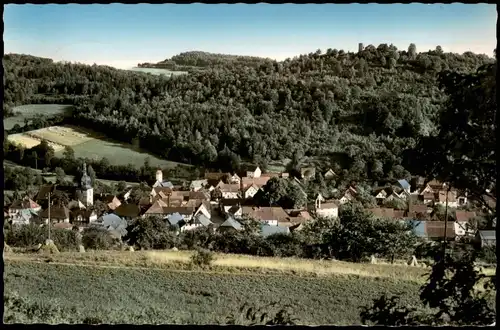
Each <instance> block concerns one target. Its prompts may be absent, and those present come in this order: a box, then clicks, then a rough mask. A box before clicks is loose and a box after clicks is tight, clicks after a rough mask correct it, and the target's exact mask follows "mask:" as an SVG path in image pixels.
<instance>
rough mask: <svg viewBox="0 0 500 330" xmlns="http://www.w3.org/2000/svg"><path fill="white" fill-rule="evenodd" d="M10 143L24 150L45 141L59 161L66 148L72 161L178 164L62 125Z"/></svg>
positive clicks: (16, 137) (23, 135) (20, 136)
mask: <svg viewBox="0 0 500 330" xmlns="http://www.w3.org/2000/svg"><path fill="white" fill-rule="evenodd" d="M8 139H9V140H10V141H12V142H15V143H18V144H22V145H24V146H26V148H31V147H34V146H36V145H38V144H39V143H40V142H41V140H42V139H46V140H47V141H48V142H49V145H51V146H52V147H53V148H54V151H55V155H56V156H57V157H62V156H63V153H64V147H65V146H70V147H71V148H73V150H74V151H75V156H76V157H83V158H90V159H95V160H97V159H102V158H104V157H107V158H108V160H109V162H110V164H111V165H126V164H129V163H132V164H133V165H135V166H137V167H140V166H142V165H143V164H144V160H145V159H146V157H149V158H150V164H151V166H160V167H162V168H166V167H170V168H173V167H175V166H177V165H178V164H179V163H176V162H171V161H168V160H163V159H160V158H157V157H155V156H153V155H151V154H149V153H147V152H145V151H144V150H141V149H139V148H135V147H133V146H132V145H131V144H126V143H122V142H117V141H113V140H110V139H107V138H105V137H103V136H102V134H98V133H96V132H93V131H90V130H86V129H83V128H81V127H76V126H71V125H64V126H51V127H46V128H42V129H38V130H33V131H29V132H25V133H18V134H12V135H9V137H8Z"/></svg>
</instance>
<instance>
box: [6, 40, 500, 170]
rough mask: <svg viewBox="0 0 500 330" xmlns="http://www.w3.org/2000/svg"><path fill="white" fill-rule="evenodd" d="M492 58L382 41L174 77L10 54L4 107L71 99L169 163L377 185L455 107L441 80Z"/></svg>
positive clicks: (93, 123) (89, 116) (102, 125)
mask: <svg viewBox="0 0 500 330" xmlns="http://www.w3.org/2000/svg"><path fill="white" fill-rule="evenodd" d="M187 54H189V55H186V53H184V54H181V55H179V57H180V58H182V61H183V63H188V64H194V63H196V64H197V65H198V63H203V61H205V62H207V58H214V57H216V56H214V55H209V56H208V55H206V53H187ZM197 58H200V59H197ZM492 61H493V59H491V58H488V57H487V56H485V55H475V54H472V53H465V54H463V55H458V54H452V53H443V52H442V50H441V49H440V47H437V48H436V50H434V51H429V52H425V53H417V51H416V47H415V46H414V45H410V47H409V49H408V51H399V50H397V49H396V48H395V47H393V46H388V45H385V44H382V45H379V46H378V47H377V48H375V47H374V46H368V47H366V48H365V49H364V50H363V51H361V52H359V53H348V52H344V51H342V50H340V51H337V50H330V49H329V50H328V51H327V53H326V54H322V53H321V52H320V51H317V52H316V53H311V54H308V55H301V56H299V57H296V58H294V59H289V60H286V61H283V62H277V61H270V60H264V59H262V61H261V62H258V61H257V62H256V63H259V64H258V65H255V66H249V65H243V66H242V65H239V64H238V61H237V60H234V59H233V57H228V56H224V55H222V56H220V61H219V62H220V63H221V64H219V65H217V66H210V65H207V66H206V67H205V68H204V69H202V70H197V71H193V72H192V73H191V74H189V75H180V76H175V77H172V78H166V77H163V76H153V75H147V74H143V73H137V72H129V71H123V70H116V69H112V68H109V67H103V66H87V65H79V64H60V63H53V62H51V61H47V60H44V59H38V58H35V57H29V56H24V55H6V56H4V67H5V86H6V87H5V94H4V95H5V101H4V102H5V103H4V110H8V107H11V106H13V105H19V104H26V103H43V102H52V103H53V102H54V98H60V100H61V102H66V103H68V102H71V103H72V104H74V105H75V106H76V111H75V112H74V116H75V119H76V120H77V121H78V123H79V124H80V125H84V126H88V127H90V128H93V129H97V130H100V131H102V132H104V133H106V134H107V135H109V136H111V137H114V138H116V139H119V140H122V141H127V142H132V141H136V142H139V143H140V145H141V146H143V147H144V148H147V149H149V150H151V151H152V152H155V153H156V154H158V155H160V156H163V157H166V158H168V159H172V160H177V161H184V162H190V163H192V164H200V165H204V166H214V167H219V168H223V169H229V168H227V167H232V168H233V169H235V168H237V167H239V164H240V161H241V160H242V159H243V160H249V161H254V163H257V164H260V165H264V167H265V164H266V163H267V162H268V161H269V160H271V159H273V160H280V159H285V158H288V159H293V160H294V161H295V163H298V162H299V161H300V159H302V156H303V155H304V154H305V155H306V156H309V157H311V158H312V159H317V160H321V161H322V162H323V164H324V166H328V167H332V168H333V169H334V170H337V171H340V170H341V168H343V169H345V170H348V171H349V175H350V176H352V177H353V178H371V179H374V180H377V179H381V178H387V177H402V176H405V175H406V174H407V173H405V171H404V170H403V168H402V167H401V166H400V164H401V154H402V151H403V150H404V149H405V148H409V147H411V146H413V145H414V143H415V141H416V139H417V138H418V137H419V136H421V135H426V134H430V133H432V132H433V130H434V124H433V121H434V120H435V118H436V115H437V113H438V112H439V111H440V105H441V104H442V102H443V100H444V94H443V93H442V92H441V91H440V90H439V89H438V87H437V81H436V80H437V75H438V73H439V72H440V71H443V70H456V71H465V72H470V71H473V70H475V69H476V68H478V67H479V66H481V65H483V64H485V63H488V62H492ZM6 108H7V109H6Z"/></svg>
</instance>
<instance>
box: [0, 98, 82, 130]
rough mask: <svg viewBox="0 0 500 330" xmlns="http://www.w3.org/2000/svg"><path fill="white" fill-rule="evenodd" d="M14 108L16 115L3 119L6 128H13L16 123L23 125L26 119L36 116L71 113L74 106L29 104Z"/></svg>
mask: <svg viewBox="0 0 500 330" xmlns="http://www.w3.org/2000/svg"><path fill="white" fill-rule="evenodd" d="M12 110H13V111H14V114H15V115H14V116H13V117H8V118H5V119H4V120H3V125H4V129H6V130H10V129H12V128H13V127H14V125H16V124H18V125H19V126H21V127H22V126H24V120H25V119H33V118H35V117H36V116H43V117H52V116H55V115H59V114H70V113H71V111H72V110H73V106H71V105H67V104H27V105H21V106H18V107H15V108H13V109H12Z"/></svg>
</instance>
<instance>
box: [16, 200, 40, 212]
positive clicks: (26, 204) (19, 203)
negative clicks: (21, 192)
mask: <svg viewBox="0 0 500 330" xmlns="http://www.w3.org/2000/svg"><path fill="white" fill-rule="evenodd" d="M39 207H40V205H38V204H37V203H35V202H34V201H33V200H32V199H31V198H27V197H26V198H23V199H22V200H16V201H15V202H14V203H12V204H11V205H10V208H11V209H14V210H23V209H36V208H39Z"/></svg>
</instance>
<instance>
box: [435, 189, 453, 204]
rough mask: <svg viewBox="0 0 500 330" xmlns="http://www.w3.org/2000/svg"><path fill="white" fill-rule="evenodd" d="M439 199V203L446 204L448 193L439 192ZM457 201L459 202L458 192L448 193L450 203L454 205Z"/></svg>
mask: <svg viewBox="0 0 500 330" xmlns="http://www.w3.org/2000/svg"><path fill="white" fill-rule="evenodd" d="M438 199H439V202H441V203H446V191H445V190H441V191H439V192H438ZM456 201H457V192H456V191H450V192H448V203H454V202H456Z"/></svg>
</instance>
